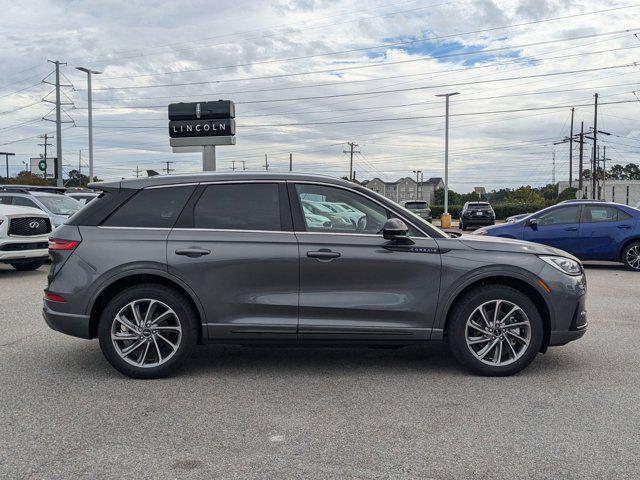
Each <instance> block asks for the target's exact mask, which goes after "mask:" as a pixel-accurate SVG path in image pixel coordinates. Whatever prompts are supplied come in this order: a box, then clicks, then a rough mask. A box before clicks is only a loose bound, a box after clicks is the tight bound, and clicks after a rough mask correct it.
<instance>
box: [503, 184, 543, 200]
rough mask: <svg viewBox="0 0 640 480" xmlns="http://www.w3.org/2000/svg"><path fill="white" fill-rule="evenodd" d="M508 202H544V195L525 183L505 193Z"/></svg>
mask: <svg viewBox="0 0 640 480" xmlns="http://www.w3.org/2000/svg"><path fill="white" fill-rule="evenodd" d="M506 200H507V202H509V203H535V204H544V197H543V196H542V194H541V193H540V192H539V191H537V190H536V189H534V188H532V187H530V186H529V185H527V186H526V187H520V188H517V189H516V190H513V191H512V192H509V193H508V194H507V198H506Z"/></svg>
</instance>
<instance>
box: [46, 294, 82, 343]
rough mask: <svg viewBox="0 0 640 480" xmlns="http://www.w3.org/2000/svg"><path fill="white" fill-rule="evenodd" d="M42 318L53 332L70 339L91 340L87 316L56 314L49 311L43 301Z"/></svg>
mask: <svg viewBox="0 0 640 480" xmlns="http://www.w3.org/2000/svg"><path fill="white" fill-rule="evenodd" d="M51 303H53V302H51ZM42 316H43V317H44V321H45V322H47V325H49V327H51V328H52V329H53V330H56V331H58V332H61V333H66V334H67V335H71V336H72V337H79V338H87V339H90V338H91V333H90V330H89V323H90V321H89V315H77V314H72V313H62V312H56V311H55V310H53V309H51V308H50V307H49V306H48V305H47V302H46V301H45V304H44V307H43V308H42Z"/></svg>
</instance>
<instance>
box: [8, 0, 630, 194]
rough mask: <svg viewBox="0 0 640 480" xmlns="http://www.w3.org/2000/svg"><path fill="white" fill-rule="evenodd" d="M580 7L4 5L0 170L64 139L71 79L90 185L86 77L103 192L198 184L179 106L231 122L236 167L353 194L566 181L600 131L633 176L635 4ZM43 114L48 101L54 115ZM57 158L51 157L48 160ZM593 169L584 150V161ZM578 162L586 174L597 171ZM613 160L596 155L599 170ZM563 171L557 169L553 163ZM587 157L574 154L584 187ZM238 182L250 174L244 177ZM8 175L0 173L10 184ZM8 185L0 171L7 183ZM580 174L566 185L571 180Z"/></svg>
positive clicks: (72, 151) (240, 2) (554, 2)
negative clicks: (355, 185) (230, 114)
mask: <svg viewBox="0 0 640 480" xmlns="http://www.w3.org/2000/svg"><path fill="white" fill-rule="evenodd" d="M632 2H633V0H631V1H580V0H510V1H499V0H458V1H457V0H452V1H442V0H440V1H439V0H422V1H415V0H413V1H407V0H404V1H396V0H393V1H392V0H371V1H368V2H366V3H365V2H362V1H360V2H358V1H357V0H274V1H259V0H253V1H249V0H235V1H226V0H217V1H215V2H212V1H203V0H191V1H179V0H177V1H174V2H164V3H162V6H161V7H159V6H158V4H152V2H143V1H135V0H129V1H123V0H107V1H100V2H83V1H54V0H24V1H21V2H10V1H7V0H0V6H1V7H2V11H3V12H4V17H5V18H11V22H3V24H2V25H1V26H0V35H1V36H2V38H3V48H2V49H1V50H0V151H6V152H14V153H15V154H16V155H15V156H14V157H10V174H11V175H15V174H16V173H17V172H19V171H20V170H23V169H24V164H23V162H28V159H29V158H30V157H37V156H39V155H40V154H41V153H42V147H41V146H39V145H38V144H39V143H42V140H41V139H39V138H38V137H39V136H40V135H42V134H44V133H54V131H55V124H54V123H52V122H50V121H47V119H53V118H55V117H54V112H52V109H53V105H52V104H51V103H48V102H47V100H49V101H50V100H53V99H54V98H55V97H54V94H53V93H52V90H53V87H52V86H51V85H50V84H48V83H43V82H42V81H43V80H45V81H46V82H52V81H53V80H54V76H53V75H52V72H53V69H54V67H53V64H52V63H49V62H48V60H59V61H61V62H66V65H63V66H61V74H62V83H63V84H64V85H65V86H64V87H63V88H62V93H63V95H62V100H63V102H64V103H65V105H64V113H63V120H65V122H69V123H65V124H64V125H63V132H62V149H63V167H64V170H65V171H68V170H70V169H73V168H78V165H79V162H80V165H82V169H83V170H84V171H85V172H86V171H87V170H86V169H87V159H88V134H87V128H86V126H87V90H86V87H87V86H86V75H85V74H83V73H82V72H80V71H78V70H76V68H75V67H78V66H84V67H88V68H91V69H94V70H99V71H101V72H102V73H101V74H99V75H95V76H94V77H93V107H94V110H93V120H94V156H95V161H94V164H95V174H96V175H98V176H99V177H100V178H102V179H117V178H121V177H131V176H134V175H135V170H136V168H140V169H141V170H144V169H155V170H158V171H159V170H160V169H162V168H163V167H166V162H167V161H169V162H173V163H170V164H169V165H170V168H172V169H175V172H176V173H186V172H194V171H198V170H200V169H201V168H202V160H201V154H199V153H172V151H171V147H170V146H169V135H168V120H167V105H168V104H169V103H173V102H178V101H184V102H187V101H206V100H217V99H219V98H222V99H229V100H233V101H234V102H235V103H236V123H237V135H236V145H232V146H221V147H218V148H217V165H218V170H221V171H230V170H232V169H233V168H234V167H235V168H236V169H242V168H243V164H244V167H245V168H246V169H247V170H264V164H265V154H266V155H267V162H268V164H269V169H270V170H274V171H277V170H287V169H288V168H289V154H290V153H291V154H292V155H293V165H294V170H296V171H304V172H311V173H321V174H328V175H333V176H345V175H348V172H349V157H348V155H347V154H346V153H344V151H345V150H347V149H348V146H347V142H355V143H357V144H358V147H357V151H358V152H359V153H356V154H355V156H354V170H355V172H356V178H357V179H359V180H365V179H370V178H373V177H379V178H382V179H383V180H386V181H394V180H397V179H398V178H401V177H404V176H413V173H412V172H413V171H414V170H421V171H422V172H423V175H424V178H425V179H426V178H429V177H442V176H444V130H445V119H444V113H445V104H444V99H443V98H442V97H437V96H436V95H437V94H443V93H448V92H459V95H457V96H454V97H451V105H450V113H451V117H450V144H449V147H450V162H449V175H450V187H451V188H452V189H453V190H456V191H459V192H468V191H471V190H472V189H473V187H476V186H484V187H486V188H487V189H498V188H504V187H517V186H520V185H532V186H540V185H545V184H548V183H551V182H552V181H553V180H554V179H555V180H556V181H559V180H568V178H569V145H568V144H566V143H565V144H558V145H555V143H556V142H560V141H562V140H563V138H565V137H567V136H568V135H569V134H570V127H571V107H572V106H573V107H575V116H574V132H578V131H579V129H580V125H581V122H584V128H585V131H588V130H589V128H590V127H592V126H593V120H594V108H593V102H594V93H596V92H597V93H598V94H599V102H600V105H599V108H598V130H602V131H605V132H607V133H610V134H611V135H600V138H599V141H598V143H599V144H600V145H602V146H603V147H605V146H606V157H607V158H608V160H607V163H608V164H609V165H612V164H615V163H620V164H626V163H629V162H634V163H640V159H639V158H638V152H639V148H638V147H640V116H639V115H638V113H639V112H640V100H639V99H638V96H637V95H640V93H639V94H636V93H635V90H640V82H639V80H640V63H639V64H638V65H635V64H634V62H640V21H639V20H640V16H639V14H640V4H634V3H632ZM43 99H44V100H45V101H42V100H43ZM56 141H57V139H55V138H54V140H52V143H53V144H54V146H53V147H50V148H51V149H52V150H53V151H55V142H56ZM589 151H590V146H589V145H587V146H586V148H585V152H589ZM589 154H590V153H585V157H586V159H587V161H588V155H589ZM602 154H603V155H604V151H603V152H602ZM554 158H555V160H554ZM577 159H578V145H577V144H574V161H575V164H576V166H575V167H574V172H577V161H578V160H577ZM243 162H244V163H243ZM1 166H2V165H0V167H1ZM2 174H3V175H4V170H3V172H2ZM576 175H577V173H576V174H574V178H576Z"/></svg>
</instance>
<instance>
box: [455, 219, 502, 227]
mask: <svg viewBox="0 0 640 480" xmlns="http://www.w3.org/2000/svg"><path fill="white" fill-rule="evenodd" d="M460 221H461V222H462V223H464V224H465V225H482V226H485V227H486V226H488V225H495V223H496V221H495V219H494V218H474V217H468V218H464V217H463V218H462V219H460Z"/></svg>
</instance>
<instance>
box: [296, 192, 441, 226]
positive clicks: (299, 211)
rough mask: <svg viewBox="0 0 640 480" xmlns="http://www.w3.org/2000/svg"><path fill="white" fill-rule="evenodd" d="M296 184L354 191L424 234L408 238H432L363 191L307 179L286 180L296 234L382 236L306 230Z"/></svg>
mask: <svg viewBox="0 0 640 480" xmlns="http://www.w3.org/2000/svg"><path fill="white" fill-rule="evenodd" d="M296 185H320V186H324V187H333V188H339V189H342V190H346V191H347V192H351V193H355V194H356V195H359V196H361V197H363V198H366V199H367V200H369V201H371V202H373V203H375V204H377V205H379V206H380V207H382V208H383V209H384V210H385V211H389V212H393V213H394V214H395V215H397V218H399V219H400V220H402V221H403V222H405V223H407V224H409V225H411V226H412V227H413V228H414V229H416V230H417V231H418V232H421V233H422V234H423V235H424V236H423V237H409V238H433V237H431V236H430V235H429V234H428V233H427V232H425V231H424V230H422V228H420V227H419V226H417V225H416V224H415V223H413V222H412V221H410V220H408V219H407V218H405V217H404V216H402V215H401V214H399V213H398V212H397V211H395V210H394V209H392V208H391V207H389V206H388V205H385V204H384V203H382V202H379V201H378V200H377V199H375V198H372V197H370V196H368V195H365V194H364V193H362V192H359V191H358V190H356V189H354V188H349V187H345V186H343V185H336V184H335V183H327V182H314V181H308V180H287V186H288V192H289V202H291V214H292V216H293V231H294V232H295V233H296V235H298V234H307V235H341V236H357V237H363V236H364V237H380V238H381V237H382V234H380V233H348V232H310V231H308V230H307V228H306V223H305V221H304V213H303V211H302V205H301V201H300V198H299V197H298V192H297V190H296ZM300 226H301V227H302V228H303V229H302V230H299V227H300Z"/></svg>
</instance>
